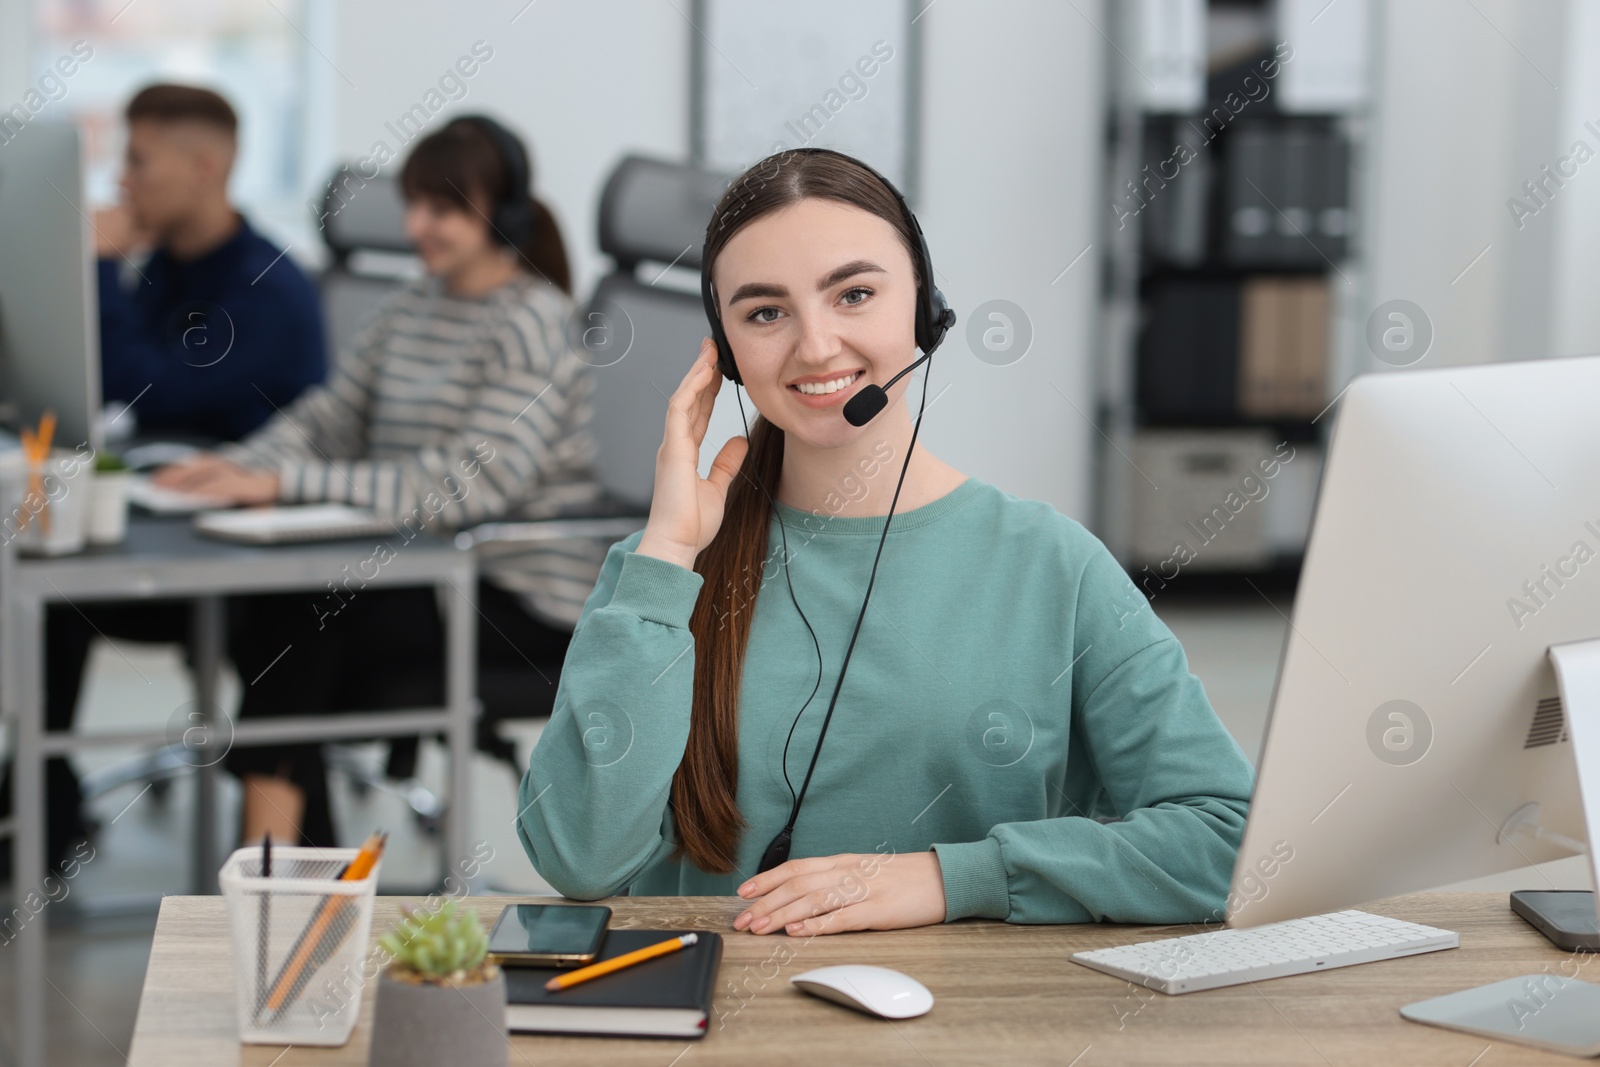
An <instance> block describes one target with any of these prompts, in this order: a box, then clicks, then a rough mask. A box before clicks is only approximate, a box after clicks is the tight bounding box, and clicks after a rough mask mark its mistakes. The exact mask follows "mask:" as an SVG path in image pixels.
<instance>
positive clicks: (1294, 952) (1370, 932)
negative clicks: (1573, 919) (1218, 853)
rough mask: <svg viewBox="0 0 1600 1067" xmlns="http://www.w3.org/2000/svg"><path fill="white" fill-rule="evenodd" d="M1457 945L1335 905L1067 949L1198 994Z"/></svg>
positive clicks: (1128, 975)
mask: <svg viewBox="0 0 1600 1067" xmlns="http://www.w3.org/2000/svg"><path fill="white" fill-rule="evenodd" d="M1460 945H1461V938H1460V937H1459V936H1457V935H1456V934H1455V933H1453V932H1452V931H1449V930H1440V929H1438V928H1436V927H1432V926H1422V925H1419V924H1418V923H1409V922H1404V921H1402V920H1400V919H1389V918H1385V917H1384V916H1382V915H1370V914H1368V913H1367V912H1364V911H1336V912H1334V913H1332V914H1331V915H1312V916H1309V917H1307V918H1304V919H1289V920H1287V921H1285V922H1278V923H1269V924H1267V925H1266V926H1255V927H1251V928H1250V929H1247V930H1226V929H1225V930H1208V931H1206V932H1204V933H1198V934H1189V935H1187V936H1184V937H1169V938H1167V939H1165V940H1162V941H1142V942H1140V943H1138V944H1135V945H1118V946H1116V947H1115V948H1099V949H1094V950H1093V951H1090V952H1074V953H1073V954H1072V960H1073V962H1075V963H1081V964H1083V965H1084V966H1085V967H1093V968H1094V969H1095V970H1097V971H1104V972H1105V973H1106V974H1112V975H1116V976H1117V977H1118V978H1125V979H1127V980H1128V981H1130V982H1137V983H1139V984H1140V985H1142V986H1145V987H1146V988H1149V989H1155V990H1158V991H1160V992H1162V993H1197V992H1199V991H1200V990H1202V989H1216V988H1218V987H1220V986H1229V985H1239V984H1240V983H1242V982H1259V981H1263V980H1264V979H1268V978H1283V977H1285V976H1287V975H1291V974H1306V973H1308V972H1311V971H1326V970H1331V969H1332V968H1334V967H1348V966H1350V965H1351V964H1354V963H1375V962H1377V961H1378V960H1392V959H1398V958H1399V957H1401V956H1414V955H1416V954H1417V953H1419V952H1437V951H1438V950H1439V949H1443V948H1458V947H1459V946H1460Z"/></svg>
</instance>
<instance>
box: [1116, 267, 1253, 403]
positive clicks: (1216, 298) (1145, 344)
mask: <svg viewBox="0 0 1600 1067" xmlns="http://www.w3.org/2000/svg"><path fill="white" fill-rule="evenodd" d="M1145 308H1146V313H1147V316H1148V318H1147V320H1146V322H1145V323H1144V329H1143V330H1142V332H1141V336H1140V339H1139V356H1138V368H1137V374H1136V376H1135V377H1136V383H1137V398H1138V404H1139V407H1140V409H1141V411H1142V413H1143V414H1144V415H1145V416H1146V417H1148V418H1152V419H1156V420H1170V421H1182V420H1196V421H1203V422H1219V421H1227V420H1230V419H1232V418H1234V417H1235V415H1236V413H1237V411H1238V402H1237V391H1238V355H1237V353H1238V347H1239V283H1238V282H1237V281H1234V280H1232V279H1226V278H1221V279H1219V278H1166V279H1162V280H1161V281H1159V282H1156V283H1154V284H1153V285H1152V286H1151V289H1150V292H1149V295H1148V296H1147V297H1146V299H1145Z"/></svg>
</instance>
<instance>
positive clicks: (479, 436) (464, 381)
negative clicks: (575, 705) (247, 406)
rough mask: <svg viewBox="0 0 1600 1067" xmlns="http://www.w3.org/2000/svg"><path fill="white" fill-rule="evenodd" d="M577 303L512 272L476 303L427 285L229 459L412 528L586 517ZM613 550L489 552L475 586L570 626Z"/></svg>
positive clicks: (391, 308)
mask: <svg viewBox="0 0 1600 1067" xmlns="http://www.w3.org/2000/svg"><path fill="white" fill-rule="evenodd" d="M571 312H572V303H571V301H570V300H569V299H568V298H567V296H566V295H565V294H564V293H562V292H561V291H560V290H559V289H556V288H555V287H554V286H552V285H550V284H549V283H547V282H544V281H542V280H539V279H535V278H533V277H531V276H530V275H527V274H523V273H519V274H518V275H517V276H516V278H514V279H513V280H512V281H510V282H507V283H506V284H505V285H502V286H500V287H499V288H497V289H495V290H493V291H492V292H490V293H488V294H485V295H483V296H480V297H457V296H451V295H449V294H447V293H445V292H444V291H443V288H442V286H441V285H440V284H439V283H438V282H437V281H435V280H433V279H425V280H423V281H421V282H418V283H415V284H413V285H410V286H408V287H407V288H406V289H404V290H402V291H401V292H399V293H397V294H395V296H393V297H391V298H390V299H389V300H387V301H386V302H385V303H384V304H383V306H382V307H381V308H380V309H379V311H378V313H377V315H376V317H375V318H374V319H373V321H371V322H370V323H369V324H368V325H367V326H366V327H365V328H364V329H363V330H362V331H361V332H360V333H359V334H358V335H357V337H356V339H355V341H354V343H353V345H352V347H351V348H350V350H349V351H347V352H345V353H343V354H342V355H341V357H340V359H339V362H338V365H337V367H336V368H335V371H334V375H333V378H332V380H331V381H329V383H328V384H327V385H325V386H321V387H318V388H314V389H312V390H310V391H308V392H307V393H305V394H304V395H302V396H301V397H300V398H299V399H298V400H296V401H295V402H294V403H293V404H291V405H290V406H289V407H287V408H282V409H279V411H278V413H277V415H276V416H275V417H274V418H273V419H272V420H271V421H269V422H268V423H267V424H266V425H265V426H263V427H262V428H261V429H260V430H259V431H257V432H256V433H254V434H252V435H251V436H250V437H248V438H247V439H245V440H244V441H243V442H241V443H240V444H237V445H231V446H227V447H225V448H224V449H223V450H222V455H223V456H224V457H225V458H227V459H230V460H232V461H233V462H235V463H238V464H240V465H242V466H246V467H252V468H256V469H267V470H276V471H277V473H278V477H279V479H280V483H279V490H278V496H279V499H280V500H282V501H284V502H291V503H311V502H340V503H347V504H352V505H355V506H357V507H363V508H371V509H373V510H374V511H376V512H378V513H379V514H381V515H384V516H386V517H390V518H393V519H395V520H397V521H399V522H402V523H404V524H405V526H406V528H407V529H410V530H415V529H418V528H419V527H420V528H425V529H428V530H430V531H432V532H434V533H447V532H449V531H452V530H458V529H461V528H463V527H468V526H474V525H476V524H478V523H481V522H489V521H503V520H516V519H542V518H553V517H557V516H561V515H572V514H582V513H584V512H585V510H586V509H588V508H592V507H593V505H594V503H595V502H596V501H597V500H598V499H599V498H600V497H601V492H602V491H601V487H600V483H599V481H598V478H597V476H596V474H595V456H596V451H597V449H596V445H595V441H594V437H593V435H592V433H591V432H590V420H591V418H592V414H593V408H592V404H591V396H592V393H593V389H594V381H593V376H592V373H591V371H590V368H589V366H588V364H586V363H585V362H584V361H583V360H582V359H581V358H579V356H578V355H577V354H576V353H575V352H574V351H573V349H572V348H571V346H570V345H569V344H568V343H567V340H566V324H567V320H568V316H569V315H570V314H571ZM607 547H608V546H607V545H606V544H605V543H602V542H590V541H570V540H569V541H558V542H547V543H542V544H539V545H537V546H526V545H514V544H488V545H485V546H482V548H480V550H479V564H480V566H481V568H482V572H483V574H484V577H486V578H488V579H489V580H490V581H492V582H494V583H495V584H496V585H499V586H502V587H503V588H505V589H507V590H509V591H510V592H512V593H515V594H517V595H518V597H519V598H520V599H521V601H522V602H523V604H524V606H525V607H527V608H528V609H529V611H530V612H531V613H532V614H534V615H535V616H536V617H539V618H541V619H542V620H543V621H545V622H549V623H555V624H562V625H566V626H571V625H573V624H575V623H576V622H577V619H578V616H579V613H580V612H581V611H582V609H583V603H584V600H585V598H587V597H588V595H589V593H590V591H591V590H592V589H593V588H594V583H595V579H596V577H597V576H598V574H599V571H600V565H601V563H602V562H603V561H604V559H605V552H606V548H607Z"/></svg>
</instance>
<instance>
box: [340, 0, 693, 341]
mask: <svg viewBox="0 0 1600 1067" xmlns="http://www.w3.org/2000/svg"><path fill="white" fill-rule="evenodd" d="M333 2H335V4H336V11H337V15H336V25H335V27H334V29H333V33H332V36H333V42H334V48H333V51H332V53H331V54H330V55H329V56H328V57H327V60H326V65H327V66H328V67H329V68H330V70H331V68H337V69H336V70H335V71H332V73H331V76H330V75H329V72H327V71H325V72H324V73H323V84H324V85H326V86H327V88H328V90H329V92H330V93H331V96H332V100H331V106H332V108H333V113H334V116H335V121H334V131H333V134H332V140H333V145H334V149H335V152H336V154H337V155H338V156H339V157H340V158H356V159H359V158H362V157H365V156H367V155H368V154H369V153H370V152H371V151H372V148H373V144H374V142H375V141H378V140H383V141H385V142H386V143H387V144H388V146H389V147H390V148H396V147H398V145H399V138H398V137H397V136H396V134H395V133H394V132H391V130H390V129H389V128H388V126H387V125H386V124H387V123H395V122H396V120H397V118H398V117H399V116H400V115H401V114H402V113H403V112H405V111H406V110H407V109H409V108H410V107H412V105H414V104H418V103H423V102H424V98H425V94H426V93H427V92H428V91H429V90H430V89H436V88H437V86H438V79H439V78H440V76H441V75H443V74H444V73H445V72H446V71H447V70H448V69H449V68H450V67H451V66H452V65H453V64H454V63H455V62H456V61H457V59H459V58H460V57H462V56H469V55H470V54H471V53H472V48H473V44H474V42H477V41H482V42H483V43H484V45H485V46H487V47H488V48H489V49H492V50H493V55H492V56H491V58H490V59H489V60H488V61H487V62H484V63H482V64H481V66H480V69H479V70H478V72H477V73H476V74H475V75H474V76H472V77H471V78H470V79H466V80H465V82H466V87H467V94H466V96H465V97H464V98H462V99H461V100H460V101H459V102H455V103H449V104H447V106H446V107H445V108H444V109H442V110H441V111H440V112H439V114H438V115H435V116H434V117H433V118H432V120H431V122H430V124H429V126H428V127H427V129H429V130H431V129H437V128H438V127H439V126H440V125H442V124H443V123H444V122H445V121H447V120H448V116H449V115H450V114H452V113H458V112H461V113H464V112H467V111H479V110H481V111H487V112H489V113H491V114H493V115H495V116H496V117H497V118H500V119H501V120H503V121H505V122H506V123H507V125H509V126H511V127H512V128H513V129H515V130H517V131H518V132H519V133H521V134H522V135H524V136H525V138H526V139H527V140H528V141H529V142H530V143H531V145H532V146H533V151H534V166H535V173H536V178H535V185H536V189H537V191H538V193H539V195H540V197H541V198H542V199H543V200H544V201H545V202H546V203H547V204H549V205H550V207H551V209H552V210H553V211H554V212H555V214H556V217H557V218H558V219H559V220H560V222H561V226H562V230H563V233H564V235H565V237H566V239H567V246H568V254H569V255H570V256H571V257H572V260H573V268H574V276H575V277H574V281H575V284H576V286H577V289H578V292H579V293H580V294H583V293H587V292H588V291H589V289H590V288H591V287H592V286H593V284H594V282H595V280H596V279H597V278H598V277H599V275H600V273H601V270H602V268H603V266H604V260H603V257H601V256H600V254H599V249H598V247H597V245H596V243H595V236H594V224H595V218H596V213H597V210H598V207H599V199H600V190H601V186H602V183H603V182H604V181H605V178H606V175H607V174H608V173H609V172H610V170H611V167H612V166H613V165H614V164H615V163H616V161H617V160H618V159H619V158H620V157H621V156H622V155H623V154H624V153H626V152H628V151H640V152H646V153H654V154H658V155H662V156H666V157H672V158H680V159H681V158H683V157H684V156H685V155H686V153H687V151H688V141H689V135H688V129H689V37H688V35H689V34H690V33H692V32H693V30H692V29H691V27H690V26H689V23H688V22H687V20H686V18H685V14H686V13H687V12H688V10H689V5H688V4H687V3H678V4H677V5H676V7H675V6H674V4H671V3H666V2H663V0H603V2H586V0H535V2H532V3H529V2H528V0H492V2H488V3H474V4H456V3H440V2H437V0H333ZM680 12H683V13H684V14H680ZM400 151H402V152H403V151H404V149H400ZM392 172H393V173H398V163H396V164H394V170H393V171H392ZM691 357H692V353H691Z"/></svg>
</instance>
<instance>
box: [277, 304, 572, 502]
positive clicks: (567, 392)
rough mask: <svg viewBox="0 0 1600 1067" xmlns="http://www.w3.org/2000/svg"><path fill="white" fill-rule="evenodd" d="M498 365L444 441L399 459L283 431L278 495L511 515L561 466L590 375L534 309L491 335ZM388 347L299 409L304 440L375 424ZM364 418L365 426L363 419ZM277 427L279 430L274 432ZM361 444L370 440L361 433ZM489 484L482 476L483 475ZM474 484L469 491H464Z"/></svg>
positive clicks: (356, 363) (517, 312)
mask: <svg viewBox="0 0 1600 1067" xmlns="http://www.w3.org/2000/svg"><path fill="white" fill-rule="evenodd" d="M490 341H491V344H492V345H493V351H494V358H492V359H491V360H490V361H489V364H488V367H487V370H486V372H485V376H484V380H483V381H482V383H481V384H480V385H479V386H478V388H477V391H476V394H475V395H474V396H473V397H472V398H471V400H470V401H469V402H468V404H467V405H466V407H465V408H464V409H463V410H462V411H461V412H460V422H459V424H458V426H457V427H456V428H455V432H454V433H452V434H450V435H449V436H448V437H447V438H446V439H445V440H443V441H441V442H439V443H437V444H435V445H430V446H427V447H422V448H418V449H415V450H414V451H412V452H410V453H408V454H406V455H402V456H392V457H385V458H382V459H376V458H371V457H368V456H366V455H365V454H364V447H363V448H358V449H356V450H354V451H351V450H348V449H347V448H346V447H344V442H342V441H341V442H340V444H341V447H340V448H339V449H338V450H333V449H325V448H324V449H317V450H315V451H308V450H307V449H305V448H303V447H302V448H299V449H296V448H294V447H293V446H294V445H295V444H296V442H295V441H294V439H293V435H292V434H291V433H286V432H279V433H277V436H276V438H275V443H277V444H280V445H287V446H289V447H288V448H287V449H286V450H285V451H283V452H280V453H278V454H277V455H276V456H275V457H274V458H275V459H276V463H275V466H276V468H277V471H278V477H279V491H278V498H279V499H280V500H281V501H284V502H286V503H343V504H351V505H354V506H356V507H363V508H371V509H373V510H375V511H377V512H378V513H379V514H380V515H390V516H399V515H407V514H411V513H414V512H415V511H416V510H417V509H418V508H419V507H422V506H426V507H427V510H428V512H429V513H430V514H432V515H435V516H438V517H439V519H440V521H441V522H442V523H444V524H445V525H447V526H451V527H462V526H470V525H473V524H475V523H479V522H485V521H488V520H491V519H495V518H499V517H501V516H504V515H507V514H509V513H511V512H512V511H513V510H515V508H516V507H517V506H518V505H520V504H522V503H523V502H525V501H526V500H528V499H529V498H531V497H532V496H533V495H534V493H535V491H536V490H537V489H538V487H539V485H540V482H541V477H542V476H543V475H545V473H546V472H548V471H549V470H550V469H551V468H552V467H553V466H554V465H555V463H556V460H555V459H554V449H555V447H556V446H557V444H559V438H560V436H561V434H562V433H563V428H564V425H565V419H564V416H563V414H562V413H563V412H564V411H565V409H566V406H567V405H568V404H569V403H570V402H571V401H572V398H573V397H574V396H575V395H576V394H577V392H578V388H577V378H578V376H579V375H581V374H583V373H585V372H586V371H587V370H588V367H587V364H584V363H583V361H582V360H580V359H579V358H578V357H577V356H576V355H574V354H573V353H572V352H571V350H570V349H569V347H568V346H567V345H566V343H565V341H564V338H563V336H562V333H561V324H560V323H559V322H551V321H548V316H542V315H541V314H540V313H539V312H538V311H536V310H535V309H534V308H532V307H531V306H527V305H523V306H518V307H517V308H515V309H513V311H512V312H511V314H510V316H509V317H508V319H507V321H506V322H505V323H503V324H501V326H500V327H499V328H497V329H496V330H495V331H494V332H493V334H492V336H491V338H490ZM381 355H382V353H381V350H379V349H378V348H376V347H374V346H369V347H368V349H367V351H366V352H365V353H364V354H363V355H362V356H361V357H360V358H358V359H355V360H352V361H349V362H351V363H353V366H352V368H351V370H350V373H349V374H348V375H347V374H343V373H341V374H340V376H339V377H338V379H336V380H335V382H334V384H333V387H331V388H330V389H328V390H324V391H321V392H320V393H319V395H318V396H317V397H316V398H315V400H314V401H312V402H310V403H307V404H306V405H304V406H303V407H301V408H300V409H299V410H298V411H292V412H290V416H291V419H295V417H296V416H298V419H295V421H298V422H300V423H303V424H306V425H302V426H301V427H300V428H301V429H303V430H305V431H306V432H305V434H304V435H303V436H304V437H305V440H306V441H307V442H310V441H315V440H316V439H317V437H316V435H317V434H319V433H323V432H328V433H337V432H338V427H341V426H352V425H359V426H362V427H365V426H367V425H368V424H369V419H368V416H369V414H370V410H371V407H370V404H368V403H367V400H368V398H369V397H370V393H371V389H372V382H373V381H374V379H375V378H376V377H377V375H379V374H380V373H382V371H381V369H380V368H379V367H378V363H379V362H380V361H381ZM358 413H359V422H357V421H356V417H357V415H358ZM275 429H277V428H276V427H275ZM362 436H363V438H364V437H365V433H364V432H363V434H362ZM480 472H481V473H482V475H483V477H481V478H479V477H478V474H479V473H480ZM462 475H465V476H466V479H468V480H471V481H472V486H471V491H470V492H468V491H466V489H465V485H466V483H465V481H464V480H463V478H462Z"/></svg>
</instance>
